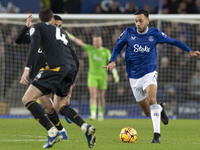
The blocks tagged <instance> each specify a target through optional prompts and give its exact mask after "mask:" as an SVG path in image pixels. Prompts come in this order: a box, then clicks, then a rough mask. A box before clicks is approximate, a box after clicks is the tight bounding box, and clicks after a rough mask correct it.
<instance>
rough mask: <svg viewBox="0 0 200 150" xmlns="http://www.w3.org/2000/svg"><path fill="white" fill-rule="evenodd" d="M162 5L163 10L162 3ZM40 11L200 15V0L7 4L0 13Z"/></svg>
mask: <svg viewBox="0 0 200 150" xmlns="http://www.w3.org/2000/svg"><path fill="white" fill-rule="evenodd" d="M160 1H162V8H159V3H160ZM40 8H51V9H52V10H53V12H54V13H69V14H80V13H82V14H90V13H95V14H103V13H106V14H132V13H134V12H135V11H136V10H138V9H146V10H148V11H149V12H150V13H158V9H161V10H162V13H163V14H187V13H200V0H151V1H141V0H34V1H32V0H26V1H21V0H3V1H1V2H0V13H30V12H32V13H37V12H39V10H40Z"/></svg>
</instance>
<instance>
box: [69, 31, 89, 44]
mask: <svg viewBox="0 0 200 150" xmlns="http://www.w3.org/2000/svg"><path fill="white" fill-rule="evenodd" d="M66 33H67V35H68V36H69V39H70V40H72V41H73V42H74V43H75V44H77V45H79V46H81V47H84V46H85V43H84V42H83V41H82V40H80V39H78V38H77V37H75V36H74V35H72V34H71V33H69V32H66Z"/></svg>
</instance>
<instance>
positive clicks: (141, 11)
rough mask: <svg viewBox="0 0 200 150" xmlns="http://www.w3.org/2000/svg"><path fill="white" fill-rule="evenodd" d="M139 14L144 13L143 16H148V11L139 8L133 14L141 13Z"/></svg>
mask: <svg viewBox="0 0 200 150" xmlns="http://www.w3.org/2000/svg"><path fill="white" fill-rule="evenodd" d="M141 14H144V16H145V17H147V18H149V12H148V11H146V10H144V9H140V10H138V11H136V12H135V15H141Z"/></svg>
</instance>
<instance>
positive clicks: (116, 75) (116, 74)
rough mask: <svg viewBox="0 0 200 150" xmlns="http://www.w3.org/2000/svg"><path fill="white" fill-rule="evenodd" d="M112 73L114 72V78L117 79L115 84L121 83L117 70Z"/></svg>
mask: <svg viewBox="0 0 200 150" xmlns="http://www.w3.org/2000/svg"><path fill="white" fill-rule="evenodd" d="M111 71H112V74H113V77H114V79H115V83H118V82H119V75H118V73H117V69H116V68H113V69H112V70H111Z"/></svg>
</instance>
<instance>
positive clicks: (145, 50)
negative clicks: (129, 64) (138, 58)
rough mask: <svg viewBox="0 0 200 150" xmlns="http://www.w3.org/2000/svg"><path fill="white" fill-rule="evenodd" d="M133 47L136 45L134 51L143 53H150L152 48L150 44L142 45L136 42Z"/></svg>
mask: <svg viewBox="0 0 200 150" xmlns="http://www.w3.org/2000/svg"><path fill="white" fill-rule="evenodd" d="M133 47H134V50H133V51H134V52H136V53H137V52H141V53H144V52H147V53H149V52H150V48H149V47H148V46H145V47H142V46H141V45H139V44H134V45H133Z"/></svg>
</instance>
